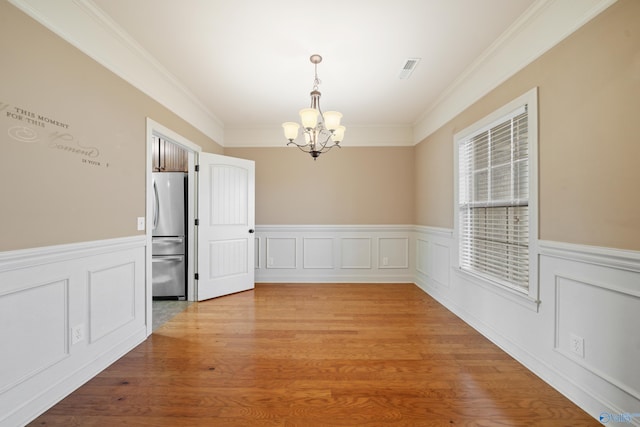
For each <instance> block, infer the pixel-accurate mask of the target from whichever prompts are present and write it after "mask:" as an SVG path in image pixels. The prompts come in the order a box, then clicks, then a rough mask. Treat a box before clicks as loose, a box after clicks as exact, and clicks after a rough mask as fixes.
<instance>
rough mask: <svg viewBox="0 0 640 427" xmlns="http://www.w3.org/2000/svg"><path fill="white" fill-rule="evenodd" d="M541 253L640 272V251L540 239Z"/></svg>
mask: <svg viewBox="0 0 640 427" xmlns="http://www.w3.org/2000/svg"><path fill="white" fill-rule="evenodd" d="M538 246H539V249H540V255H544V256H549V257H554V258H562V259H566V260H569V261H577V262H582V263H587V264H593V265H600V266H604V267H611V268H616V269H620V270H627V271H633V272H636V273H637V272H640V252H639V251H631V250H623V249H615V248H605V247H601V246H589V245H578V244H574V243H563V242H554V241H550V240H540V241H539V243H538Z"/></svg>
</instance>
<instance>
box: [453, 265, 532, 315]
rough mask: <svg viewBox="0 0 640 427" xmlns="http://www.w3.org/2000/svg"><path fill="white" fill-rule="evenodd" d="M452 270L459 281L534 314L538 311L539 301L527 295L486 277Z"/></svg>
mask: <svg viewBox="0 0 640 427" xmlns="http://www.w3.org/2000/svg"><path fill="white" fill-rule="evenodd" d="M453 270H454V271H455V273H456V274H457V275H458V276H459V277H460V278H461V279H463V280H465V281H467V282H469V283H471V284H473V285H476V286H480V287H481V288H484V289H486V290H488V291H490V292H493V293H494V294H496V295H499V296H501V297H503V298H506V299H508V300H509V301H512V302H515V303H516V304H519V305H521V306H523V307H525V308H527V309H529V310H531V311H535V312H536V313H537V312H538V311H539V308H540V303H541V301H540V300H539V299H536V298H532V297H530V296H529V295H528V294H525V293H523V292H522V291H520V290H517V289H514V288H510V287H508V286H505V285H503V284H501V283H499V282H496V281H492V280H489V279H487V278H486V277H482V276H479V275H476V274H473V273H470V272H468V271H465V270H463V269H461V268H459V267H456V268H454V269H453Z"/></svg>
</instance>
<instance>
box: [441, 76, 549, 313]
mask: <svg viewBox="0 0 640 427" xmlns="http://www.w3.org/2000/svg"><path fill="white" fill-rule="evenodd" d="M524 105H527V121H528V136H527V138H528V151H529V159H528V169H529V202H528V206H529V208H528V210H529V224H528V225H529V235H528V244H529V286H528V289H524V288H522V287H519V286H516V285H510V284H508V283H506V282H505V281H502V280H498V279H492V278H490V277H487V276H485V275H482V274H476V273H474V272H472V271H469V270H466V269H463V268H462V267H461V257H460V251H461V243H460V237H461V236H460V224H461V218H460V216H461V215H460V209H459V208H460V206H459V196H460V194H459V193H460V180H461V178H462V177H461V176H460V172H461V171H460V167H459V166H460V165H459V145H460V142H461V141H462V140H466V139H468V138H469V137H471V136H474V135H477V134H479V133H481V132H483V131H485V130H487V129H488V128H490V127H492V126H495V125H496V124H498V122H499V121H500V119H503V118H505V117H506V116H507V115H509V114H510V113H511V112H513V111H514V110H516V109H518V108H521V107H522V106H524ZM453 151H454V156H453V161H454V168H453V169H454V200H453V204H454V229H453V238H454V245H453V247H454V248H455V249H454V252H455V253H454V269H455V271H456V272H457V273H458V274H459V275H460V277H462V278H464V279H466V280H468V281H470V282H471V283H474V284H476V285H479V286H482V287H484V288H486V289H488V290H490V291H492V292H495V293H498V294H500V295H503V296H505V297H507V298H508V299H510V300H512V301H515V302H517V303H520V304H522V305H524V306H526V307H528V308H531V309H533V310H536V311H537V309H538V306H539V304H540V301H539V283H538V253H539V250H538V88H537V87H535V88H533V89H531V90H529V91H528V92H526V93H524V94H523V95H521V96H519V97H517V98H515V99H514V100H512V101H510V102H508V103H507V104H505V105H503V106H502V107H500V108H498V109H497V110H495V111H493V112H492V113H490V114H488V115H487V116H485V117H483V118H481V119H480V120H478V121H476V122H475V123H473V124H472V125H470V126H468V127H466V128H465V129H463V130H461V131H459V132H457V133H456V134H455V135H454V137H453Z"/></svg>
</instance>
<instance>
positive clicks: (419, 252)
mask: <svg viewBox="0 0 640 427" xmlns="http://www.w3.org/2000/svg"><path fill="white" fill-rule="evenodd" d="M429 253H430V252H429V242H428V241H427V240H423V239H416V271H418V272H419V273H422V274H424V275H425V276H431V271H430V269H429V267H430V265H429V264H430V263H429Z"/></svg>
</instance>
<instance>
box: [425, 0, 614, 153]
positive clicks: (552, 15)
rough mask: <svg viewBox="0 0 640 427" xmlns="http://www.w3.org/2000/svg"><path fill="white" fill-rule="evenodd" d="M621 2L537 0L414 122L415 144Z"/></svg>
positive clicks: (603, 0)
mask: <svg viewBox="0 0 640 427" xmlns="http://www.w3.org/2000/svg"><path fill="white" fill-rule="evenodd" d="M616 1H617V0H539V1H537V2H535V3H534V4H533V5H532V6H531V7H530V8H529V9H528V10H527V11H526V12H525V13H524V14H523V15H522V16H521V17H520V18H519V19H518V20H517V21H515V22H514V23H513V24H512V25H511V26H510V27H509V28H508V29H507V31H505V32H504V33H503V34H502V36H501V37H500V38H498V39H497V40H496V41H495V42H494V43H493V44H492V45H491V46H490V47H489V48H488V49H487V50H486V51H485V52H484V53H483V54H482V55H481V56H480V57H478V59H477V60H476V61H474V62H473V63H472V64H471V65H470V66H469V67H468V68H467V69H466V70H465V71H464V72H463V73H462V74H461V75H460V76H459V77H458V78H457V79H456V80H455V81H454V83H453V84H452V85H451V86H449V88H448V89H446V90H445V91H444V92H443V93H442V95H440V97H438V99H437V100H436V101H435V102H434V103H433V105H432V106H431V107H430V108H429V109H427V110H426V111H425V112H424V113H423V114H422V116H421V117H420V118H419V119H418V120H417V121H416V122H415V123H414V128H413V135H414V141H413V142H414V144H418V143H419V142H421V141H422V140H424V139H425V138H427V137H428V136H429V135H431V134H432V133H433V132H435V131H436V130H438V129H439V128H440V127H442V126H443V125H445V124H446V123H447V122H448V121H449V120H451V119H453V118H454V117H456V116H457V115H458V114H460V113H461V112H462V111H464V110H465V109H466V108H468V107H469V106H471V105H472V104H473V103H475V102H476V101H478V100H479V99H480V98H481V97H483V96H484V95H486V94H488V93H489V92H491V91H492V90H493V89H495V88H496V87H497V86H498V85H500V84H501V83H503V82H504V81H506V80H507V79H508V78H510V77H512V76H513V75H514V74H516V73H517V72H518V71H520V70H521V69H523V68H524V67H526V66H527V65H528V64H530V63H531V62H533V61H534V60H536V59H537V58H539V57H540V56H541V55H542V54H544V53H545V52H547V51H548V50H549V49H551V48H553V47H554V46H555V45H557V44H558V43H560V42H561V41H562V40H564V39H565V38H567V37H568V36H569V35H570V34H572V33H573V32H575V31H576V30H577V29H578V28H580V27H582V26H583V25H584V24H586V23H587V22H589V21H590V20H591V19H593V18H594V17H595V16H597V15H598V14H600V13H601V12H602V11H604V10H605V9H606V8H608V7H609V6H611V5H612V4H614V3H615V2H616ZM497 70H500V72H496V71H497Z"/></svg>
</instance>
